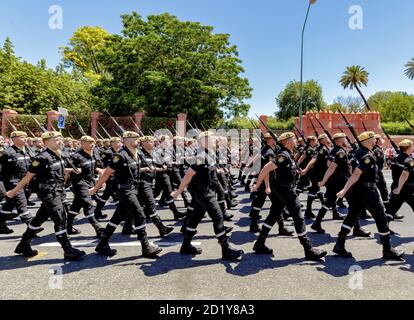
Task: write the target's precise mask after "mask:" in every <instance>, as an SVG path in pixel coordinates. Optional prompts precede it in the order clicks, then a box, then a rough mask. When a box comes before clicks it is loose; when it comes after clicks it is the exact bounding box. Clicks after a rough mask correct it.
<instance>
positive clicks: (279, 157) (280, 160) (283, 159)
mask: <svg viewBox="0 0 414 320" xmlns="http://www.w3.org/2000/svg"><path fill="white" fill-rule="evenodd" d="M285 161H286V158H285V157H284V156H278V157H277V162H279V163H283V162H285Z"/></svg>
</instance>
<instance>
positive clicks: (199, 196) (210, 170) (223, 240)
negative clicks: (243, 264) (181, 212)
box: [171, 132, 244, 260]
mask: <svg viewBox="0 0 414 320" xmlns="http://www.w3.org/2000/svg"><path fill="white" fill-rule="evenodd" d="M198 142H199V146H200V148H199V150H198V152H197V157H196V162H195V163H194V164H193V165H191V166H190V168H189V169H188V171H187V174H186V175H185V177H184V179H183V181H182V183H181V185H180V187H179V189H178V190H177V191H175V192H173V193H172V194H171V195H172V197H174V198H177V197H178V196H179V195H180V194H181V193H182V192H183V191H184V189H185V188H186V187H187V186H188V187H189V190H190V192H191V196H192V202H191V207H193V208H194V210H193V211H192V213H191V214H190V215H189V217H188V224H187V227H186V231H185V233H184V241H183V244H182V246H181V250H180V253H181V254H190V255H198V254H201V252H202V251H201V249H200V248H196V247H193V246H192V244H191V240H192V239H193V237H194V235H195V233H196V231H197V226H198V224H199V223H200V221H201V220H202V219H203V217H204V215H205V213H206V211H207V213H208V215H209V216H210V218H211V219H212V220H213V226H214V233H215V234H216V238H217V239H218V242H219V244H220V245H221V247H222V257H223V259H227V260H237V259H239V258H241V257H242V255H243V254H244V252H243V251H241V250H236V249H233V248H232V247H231V246H230V244H229V242H228V237H227V232H226V228H225V226H224V223H223V220H224V219H223V212H222V211H221V209H220V206H219V204H218V202H217V199H216V194H215V193H216V188H217V185H218V183H219V182H218V178H217V167H216V159H215V158H216V156H215V150H214V148H215V141H214V136H213V134H212V133H211V132H203V133H201V134H200V135H199V136H198Z"/></svg>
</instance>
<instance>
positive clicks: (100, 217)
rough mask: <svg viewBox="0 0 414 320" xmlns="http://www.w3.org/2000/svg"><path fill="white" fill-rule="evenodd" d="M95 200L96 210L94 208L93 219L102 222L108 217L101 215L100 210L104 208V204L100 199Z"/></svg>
mask: <svg viewBox="0 0 414 320" xmlns="http://www.w3.org/2000/svg"><path fill="white" fill-rule="evenodd" d="M95 200H96V208H95V218H96V220H98V221H101V220H104V219H106V218H107V217H108V215H106V214H103V213H102V209H103V208H104V207H105V202H104V201H102V200H101V199H95Z"/></svg>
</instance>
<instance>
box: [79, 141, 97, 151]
mask: <svg viewBox="0 0 414 320" xmlns="http://www.w3.org/2000/svg"><path fill="white" fill-rule="evenodd" d="M81 146H82V149H84V150H86V151H88V152H90V151H92V149H93V148H94V147H95V142H87V141H82V142H81Z"/></svg>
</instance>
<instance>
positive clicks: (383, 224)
mask: <svg viewBox="0 0 414 320" xmlns="http://www.w3.org/2000/svg"><path fill="white" fill-rule="evenodd" d="M358 140H359V141H360V144H361V147H360V148H359V149H358V150H357V151H356V152H355V157H354V163H353V167H354V172H353V174H352V176H351V177H350V178H349V180H348V182H347V183H346V185H345V187H344V188H343V189H342V190H341V191H340V192H339V193H338V194H337V197H338V198H343V197H344V196H345V195H347V196H348V197H347V200H348V203H349V208H348V215H347V216H346V218H345V220H344V222H343V224H342V227H341V231H340V232H339V235H338V240H337V242H336V245H335V248H334V252H335V253H336V254H337V255H339V256H341V257H352V254H351V253H350V252H348V251H347V250H346V249H345V240H346V236H347V235H348V234H349V233H350V231H351V230H352V228H353V226H354V225H355V223H356V222H357V220H358V217H359V215H360V213H361V210H360V209H361V208H363V209H366V210H368V211H369V212H370V213H371V215H372V216H373V218H374V219H375V223H376V225H377V228H378V232H379V234H380V237H381V242H382V244H383V258H384V259H389V260H400V259H401V258H402V257H403V255H404V252H403V251H400V250H396V249H394V248H392V247H391V239H390V229H389V227H388V221H387V218H386V216H385V210H384V205H383V203H382V201H381V198H380V194H379V192H378V189H377V185H376V182H377V175H378V174H377V171H378V167H377V164H376V158H375V155H374V154H373V152H372V149H373V147H374V146H375V143H376V141H375V133H374V132H370V131H368V132H364V133H362V134H361V135H360V136H359V137H358Z"/></svg>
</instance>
